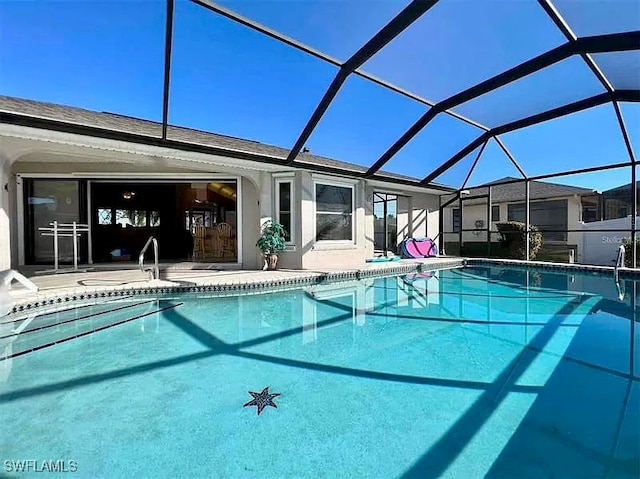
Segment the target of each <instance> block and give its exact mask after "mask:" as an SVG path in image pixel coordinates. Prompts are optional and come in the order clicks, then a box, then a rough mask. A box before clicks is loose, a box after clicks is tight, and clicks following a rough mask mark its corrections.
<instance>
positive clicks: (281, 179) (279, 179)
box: [273, 175, 296, 246]
mask: <svg viewBox="0 0 640 479" xmlns="http://www.w3.org/2000/svg"><path fill="white" fill-rule="evenodd" d="M283 183H289V217H290V227H289V228H290V230H291V231H289V236H290V239H289V241H287V242H285V244H286V245H287V246H295V244H296V214H295V213H296V209H295V191H296V190H295V188H296V186H295V176H294V175H286V176H284V175H283V176H276V177H275V178H274V187H275V191H274V195H273V196H274V202H275V205H274V210H273V212H274V214H273V215H274V217H275V219H276V221H277V222H278V223H280V185H281V184H283Z"/></svg>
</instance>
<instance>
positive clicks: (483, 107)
mask: <svg viewBox="0 0 640 479" xmlns="http://www.w3.org/2000/svg"><path fill="white" fill-rule="evenodd" d="M221 3H223V4H224V5H225V6H227V7H229V8H231V9H233V10H236V11H238V12H240V13H242V14H243V15H245V16H248V17H251V18H254V19H256V20H258V21H260V22H262V23H264V24H266V25H268V26H271V27H272V28H275V29H278V30H280V31H282V32H284V33H286V34H288V35H290V36H292V37H294V38H296V39H299V40H301V41H303V42H305V43H307V44H309V45H311V46H314V47H316V48H318V49H320V50H322V51H324V52H326V53H328V54H330V55H332V56H334V57H336V58H337V59H339V60H345V59H347V58H348V57H349V55H351V54H352V53H354V52H355V51H356V50H357V49H358V48H359V47H360V46H361V45H362V44H363V43H364V42H365V41H366V40H367V39H368V38H369V37H370V36H372V35H373V34H374V33H375V32H376V31H377V30H379V29H380V28H381V27H382V26H383V25H384V24H385V23H386V22H387V21H388V20H389V19H390V18H392V17H393V16H394V15H395V14H396V13H397V12H399V11H400V10H401V9H402V8H403V6H404V5H405V3H406V2H402V1H396V0H373V1H371V2H369V3H367V8H362V1H360V0H356V1H351V0H346V1H337V0H323V1H315V0H314V1H312V0H309V1H302V0H299V1H287V0H273V1H262V2H259V1H254V0H229V1H223V2H221ZM485 3H486V2H471V1H462V0H459V1H456V0H454V1H448V2H440V3H438V4H437V5H436V6H435V7H434V8H432V10H431V11H430V12H428V13H427V15H426V16H424V17H423V18H421V19H420V20H418V21H417V22H416V23H415V24H414V25H412V26H411V27H410V28H409V29H408V30H407V31H406V32H405V33H403V34H402V35H401V36H400V37H398V38H397V39H396V40H395V41H394V42H393V43H391V44H390V45H388V46H387V47H386V48H385V49H383V50H382V51H381V52H380V53H379V54H378V55H376V56H375V57H373V58H372V59H371V60H369V61H368V62H367V63H366V64H365V65H364V66H363V70H365V71H368V72H370V73H372V74H374V75H376V76H379V77H381V78H384V79H387V80H389V81H391V82H393V83H396V84H398V85H399V86H401V87H404V88H406V89H408V90H411V91H413V92H415V93H417V94H418V95H421V96H423V97H425V98H427V99H430V100H436V101H437V100H442V99H443V98H446V97H447V96H449V95H451V94H453V93H455V92H457V91H459V90H461V89H464V88H467V87H469V86H471V85H473V84H474V83H476V82H479V81H482V80H484V79H486V78H488V77H491V76H492V75H495V74H497V73H499V72H500V71H502V70H505V69H507V68H510V67H512V66H514V65H516V64H518V63H520V62H522V61H524V60H527V59H528V58H531V57H533V56H535V55H537V54H540V53H542V52H544V51H546V50H548V49H551V48H553V47H555V46H557V45H560V44H561V43H563V42H564V37H563V36H562V35H561V34H560V33H559V32H558V30H557V29H556V27H555V26H554V25H553V23H552V22H551V21H550V20H549V19H548V18H547V17H546V16H545V14H544V12H543V11H542V9H541V8H540V7H539V6H538V4H537V2H535V1H524V0H513V1H511V0H510V1H506V0H503V1H497V0H496V1H492V0H490V4H491V9H487V8H484V7H483V5H484V4H485ZM592 3H593V4H594V6H593V8H594V12H599V13H598V15H599V19H601V20H602V25H604V26H605V27H606V30H605V31H604V32H607V31H625V30H628V29H633V28H639V27H638V25H637V24H636V23H638V22H637V21H636V20H634V19H633V12H634V10H633V9H634V8H635V9H637V8H638V7H637V4H635V3H633V2H625V1H622V2H618V4H616V7H615V8H613V9H612V10H611V11H610V12H609V13H608V11H606V10H605V11H599V10H597V8H599V7H597V5H596V3H597V2H590V4H592ZM557 5H558V8H559V9H560V10H561V12H563V13H566V15H567V18H570V19H571V20H573V21H574V22H575V25H577V27H576V31H578V32H579V33H580V32H585V33H584V34H594V33H604V32H603V31H600V30H599V29H598V28H597V25H595V26H594V24H593V23H594V22H593V17H589V15H588V13H589V12H585V11H584V10H585V9H584V8H583V9H581V10H576V9H575V5H574V3H572V2H568V1H565V0H560V1H558V2H557ZM589 8H592V7H588V8H587V10H588V9H589ZM625 9H626V10H625ZM356 15H358V17H357V21H356V20H354V19H356ZM629 17H631V20H629ZM590 18H591V20H589V19H590ZM639 18H640V17H639ZM164 21H165V5H164V2H163V1H156V0H112V1H109V2H106V1H99V0H92V1H84V2H82V1H70V0H67V1H64V0H60V1H47V0H41V1H38V2H35V1H34V2H31V1H12V0H4V1H0V94H4V95H11V96H18V97H25V98H32V99H37V100H44V101H51V102H56V103H62V104H67V105H74V106H80V107H84V108H88V109H93V110H98V111H110V112H115V113H121V114H125V115H131V116H136V117H141V118H147V119H151V120H160V119H161V115H162V109H161V108H162V106H161V102H162V75H163V57H164ZM634 22H635V23H634ZM612 55H613V54H612ZM639 59H640V58H639V57H638V54H637V52H632V53H631V54H629V56H628V57H627V56H624V55H623V56H620V55H616V56H610V57H603V64H605V63H606V62H605V60H607V61H608V63H606V65H607V69H610V71H611V73H612V78H613V80H612V81H614V80H615V81H614V84H615V83H616V82H619V83H620V84H621V85H622V84H625V85H626V84H628V81H629V76H628V75H627V76H624V75H623V73H625V72H624V71H622V70H624V69H622V70H621V69H620V68H619V67H620V66H621V65H622V66H624V65H627V64H629V65H630V64H632V63H633V61H635V60H639ZM614 67H617V68H614ZM335 73H336V68H335V67H333V66H331V65H328V64H326V63H324V62H322V61H320V60H317V59H315V58H312V57H310V56H308V55H305V54H303V53H300V52H297V51H295V50H293V49H291V48H289V47H286V46H284V45H282V44H280V43H278V42H277V41H274V40H271V39H269V38H266V37H264V36H262V35H260V34H257V33H255V32H252V31H250V30H248V29H247V28H245V27H242V26H240V25H237V24H235V23H233V22H231V21H229V20H226V19H224V18H221V17H219V16H217V15H215V14H213V13H212V12H209V11H207V10H204V9H203V8H201V7H199V6H197V5H194V4H192V3H190V2H188V1H186V0H177V6H176V15H175V36H174V59H173V64H172V80H171V105H170V121H171V123H173V124H177V125H182V126H188V127H192V128H198V129H203V130H208V131H214V132H218V133H223V134H228V135H232V136H238V137H243V138H250V139H254V140H258V141H261V142H264V143H270V144H275V145H279V146H284V147H290V146H291V145H293V143H294V142H295V139H296V137H297V135H298V134H299V133H300V131H301V130H302V128H303V126H304V124H305V122H306V121H307V119H308V117H309V115H310V114H311V113H312V111H313V109H314V108H315V106H316V104H317V102H318V101H319V99H320V98H321V97H322V95H323V93H324V91H325V89H326V87H327V86H328V84H329V83H330V82H331V80H332V78H333V76H334V75H335ZM625 82H626V83H625ZM602 91H603V90H602V87H601V85H600V84H599V83H598V82H597V81H595V80H594V77H593V75H591V73H590V71H589V70H588V69H587V68H586V66H585V65H584V63H583V62H582V61H581V60H580V59H578V58H572V59H569V60H566V61H564V62H561V63H559V64H557V65H555V66H554V67H553V68H550V69H548V70H547V71H543V72H540V73H537V74H536V75H535V76H532V77H531V78H527V79H524V80H521V81H518V82H515V83H513V84H511V85H509V86H506V87H504V88H502V89H499V90H497V91H495V92H492V93H489V94H487V95H484V96H482V97H480V98H477V99H475V100H472V101H471V102H468V103H467V104H465V105H462V106H460V107H459V108H458V111H459V112H460V113H462V114H465V115H467V116H469V117H471V118H473V119H475V120H477V121H480V122H482V123H483V124H486V125H487V126H496V125H499V124H501V123H504V122H508V121H511V120H513V119H515V118H518V117H521V116H527V115H531V114H535V113H537V112H539V111H542V110H545V109H547V108H551V107H554V106H558V105H561V104H564V103H567V102H572V101H575V100H577V99H580V98H584V97H588V96H591V95H593V94H597V93H600V92H602ZM622 108H623V113H624V116H625V120H626V122H627V124H628V127H629V129H630V130H631V132H632V134H633V136H634V145H635V148H636V151H638V152H640V133H639V132H640V110H639V108H638V105H630V104H629V105H626V104H625V105H623V106H622ZM425 111H426V107H425V106H424V105H421V104H419V103H417V102H415V101H413V100H410V99H407V98H405V97H402V96H399V95H397V94H395V93H392V92H389V91H388V90H385V89H384V88H382V87H379V86H377V85H375V84H372V83H371V82H368V81H367V80H364V79H362V78H360V77H355V76H352V77H350V78H349V79H348V81H347V82H346V84H345V85H344V86H343V88H342V90H341V91H340V93H339V94H338V96H337V98H336V100H335V101H334V104H333V105H332V106H331V107H330V109H329V110H328V111H327V113H326V115H325V117H324V118H323V120H322V121H321V123H320V124H319V125H318V128H317V129H316V131H315V132H314V134H313V136H312V137H311V138H310V139H309V141H308V144H307V146H308V147H309V148H311V150H312V151H313V152H314V153H316V154H320V155H325V156H329V157H332V158H335V159H340V160H344V161H349V162H352V163H357V164H361V165H369V164H371V163H373V162H374V161H375V160H376V159H377V158H378V157H379V156H380V155H381V154H382V153H383V152H384V151H385V150H386V149H387V148H388V147H389V146H390V145H391V144H393V142H394V141H395V140H396V139H397V138H398V137H399V136H400V135H401V134H402V132H403V131H404V130H405V129H406V128H408V127H409V126H410V125H411V124H412V123H413V122H414V121H415V120H416V119H417V118H419V117H420V116H421V115H422V114H423V113H424V112H425ZM480 133H481V131H480V130H479V129H477V128H475V127H473V126H470V125H468V124H466V123H463V122H461V121H459V120H455V119H453V118H451V117H449V116H447V115H439V116H437V117H436V119H435V120H434V121H432V122H431V124H430V125H429V126H428V127H427V128H426V129H425V130H424V131H423V132H422V133H421V134H419V135H418V136H417V137H416V138H415V139H414V140H413V141H412V142H411V143H409V144H408V145H407V146H406V147H405V148H404V149H403V150H402V151H401V152H400V153H399V154H398V155H397V156H396V157H395V158H394V159H393V160H392V161H391V162H390V163H389V164H388V165H387V166H386V167H385V169H387V170H388V171H394V172H397V173H403V174H408V175H412V176H417V177H420V178H422V177H424V176H425V175H427V174H428V173H430V172H431V171H432V170H433V169H434V168H435V167H436V166H437V165H438V164H439V163H441V162H442V161H445V160H446V159H448V158H449V157H450V156H451V155H453V154H454V153H455V152H456V151H458V150H459V149H461V148H462V147H464V146H465V145H466V144H467V143H469V142H470V141H472V140H473V139H474V138H475V137H477V136H478V135H479V134H480ZM503 140H504V143H505V144H506V145H507V147H508V148H509V149H510V150H511V152H512V153H513V154H514V156H515V157H516V158H517V159H518V161H519V162H520V164H521V165H522V167H523V168H524V169H525V171H526V172H527V173H529V174H531V175H536V174H544V173H551V172H556V171H561V170H565V169H575V168H581V167H588V166H596V165H603V164H608V163H617V162H622V161H626V160H627V159H628V156H627V153H626V149H625V147H624V143H623V141H622V137H621V135H620V132H619V129H618V127H617V121H616V117H615V114H614V110H613V108H612V106H611V105H604V106H601V107H599V108H595V109H592V110H588V111H585V112H582V113H578V114H575V115H572V116H570V117H565V118H561V119H558V120H554V121H552V122H547V123H545V124H542V125H537V126H535V127H531V128H528V129H526V130H521V131H518V132H513V133H510V134H507V135H504V136H503ZM473 160H474V156H473V155H470V156H469V157H468V158H466V159H465V160H463V161H462V162H461V163H460V164H459V165H457V166H456V167H454V168H453V169H452V170H451V171H449V172H447V173H445V174H444V175H442V176H441V177H440V178H439V179H438V180H439V181H440V182H443V183H446V184H451V185H454V186H459V185H460V184H461V183H462V181H463V179H464V177H465V176H466V172H467V171H468V168H469V166H470V165H471V163H472V162H473ZM503 176H517V171H516V170H515V168H514V167H513V166H512V165H511V164H510V163H509V161H508V160H507V159H506V157H505V156H504V154H503V153H502V151H501V150H500V148H498V147H497V145H496V144H495V143H493V142H492V143H490V144H489V146H488V147H487V148H486V150H485V152H484V154H483V157H482V159H481V160H480V162H479V164H478V167H477V171H476V172H475V173H474V174H473V175H472V177H471V180H470V181H471V183H470V184H479V183H482V182H484V181H491V180H495V179H498V178H501V177H503ZM629 180H630V175H629V170H628V169H625V171H612V172H603V173H599V174H597V175H584V176H582V177H577V178H576V177H572V178H569V179H566V178H560V179H557V180H554V181H557V182H563V181H565V182H567V183H571V184H577V185H582V186H588V187H593V188H596V189H601V190H603V189H607V188H610V187H614V186H618V185H621V184H624V183H627V182H629Z"/></svg>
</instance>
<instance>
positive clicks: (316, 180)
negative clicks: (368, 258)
mask: <svg viewBox="0 0 640 479" xmlns="http://www.w3.org/2000/svg"><path fill="white" fill-rule="evenodd" d="M357 182H358V180H342V179H340V180H338V179H336V178H331V177H326V176H320V175H314V177H313V242H314V244H316V245H336V246H351V247H353V246H354V245H355V244H356V207H355V206H356V205H355V202H356V201H355V200H356V189H355V186H356V184H357ZM318 185H327V186H338V187H340V188H349V189H350V190H351V239H350V240H318V239H317V229H318V208H317V204H316V194H317V188H318ZM336 214H342V213H336Z"/></svg>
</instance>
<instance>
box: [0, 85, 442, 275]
mask: <svg viewBox="0 0 640 479" xmlns="http://www.w3.org/2000/svg"><path fill="white" fill-rule="evenodd" d="M161 135H162V126H161V125H160V124H159V123H155V122H151V121H146V120H140V119H135V118H130V117H126V116H122V115H117V114H111V113H104V112H103V113H99V112H94V111H89V110H85V109H81V108H73V107H67V106H62V105H55V104H50V103H43V102H38V101H32V100H24V99H17V98H11V97H2V96H0V184H1V185H2V190H0V191H1V193H0V270H3V269H7V268H16V267H19V266H21V265H26V264H51V263H52V262H53V241H52V238H51V237H49V236H43V235H42V234H41V230H40V228H42V227H47V226H49V224H50V223H52V222H54V221H58V222H62V223H71V222H73V221H76V222H80V223H87V224H88V225H89V229H90V231H89V234H88V235H83V236H82V238H81V240H80V244H79V246H80V256H81V258H80V260H81V262H88V263H103V262H104V263H108V262H111V261H131V260H135V258H136V257H137V254H138V253H139V251H140V249H141V247H142V245H143V244H144V243H145V242H146V240H147V238H149V236H151V235H153V236H155V237H157V238H158V241H159V244H160V248H159V250H160V258H161V260H163V261H185V260H191V261H194V262H197V263H204V264H205V265H206V264H211V263H215V264H216V267H228V268H244V269H255V268H259V267H261V259H260V253H259V251H258V250H257V248H256V246H255V244H256V239H257V237H258V234H259V230H260V227H261V225H262V224H264V222H265V221H267V220H269V219H276V220H277V221H279V222H280V223H282V224H283V225H284V226H285V228H286V230H287V232H288V234H287V249H286V250H285V251H284V252H283V253H282V254H281V258H280V261H279V265H281V267H283V268H324V267H331V266H347V265H351V266H357V265H363V264H364V262H365V259H366V258H368V257H371V256H372V255H373V254H374V249H379V248H382V247H383V246H384V245H383V243H384V242H383V241H381V239H382V238H384V237H385V235H386V237H387V241H386V243H387V249H388V250H392V249H393V248H394V247H395V244H397V242H399V241H401V240H402V239H403V238H405V237H407V236H426V235H430V236H436V235H437V233H438V224H439V222H438V216H439V212H438V199H439V195H440V194H442V193H443V192H446V193H450V192H451V191H452V189H451V188H447V187H443V186H441V185H435V184H433V185H429V186H428V187H426V188H425V187H422V186H420V185H419V183H420V181H419V180H418V179H414V178H408V177H405V176H400V175H394V174H390V173H384V172H379V173H378V174H376V175H375V176H374V177H372V178H367V179H364V178H363V175H364V173H365V172H366V171H367V168H363V167H361V166H357V165H353V164H349V163H344V162H340V161H336V160H332V159H329V158H323V157H320V156H317V155H313V154H311V153H309V152H308V151H307V152H304V153H301V154H300V155H299V156H298V157H297V158H296V160H295V163H294V164H288V163H287V162H286V158H287V155H288V153H289V150H287V149H284V148H279V147H275V146H270V145H265V144H262V143H258V142H256V141H250V140H244V139H239V138H233V137H229V136H224V135H218V134H213V133H206V132H202V131H197V130H192V129H188V128H180V127H174V126H169V127H168V134H167V140H162V137H161ZM374 209H375V213H376V215H375V217H377V218H378V220H377V221H375V219H374ZM384 211H386V212H387V214H386V215H385V216H384V218H381V216H380V212H382V213H384ZM374 238H377V239H378V244H376V245H374ZM71 252H72V243H71V241H70V240H69V239H68V238H61V240H60V256H61V259H63V260H66V261H70V260H71V258H72V256H71Z"/></svg>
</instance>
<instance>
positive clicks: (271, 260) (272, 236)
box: [256, 221, 286, 270]
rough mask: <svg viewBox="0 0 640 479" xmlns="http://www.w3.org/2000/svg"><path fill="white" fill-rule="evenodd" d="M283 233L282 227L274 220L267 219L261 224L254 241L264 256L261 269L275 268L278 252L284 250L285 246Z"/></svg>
mask: <svg viewBox="0 0 640 479" xmlns="http://www.w3.org/2000/svg"><path fill="white" fill-rule="evenodd" d="M285 234H286V232H285V230H284V227H283V226H282V225H281V224H280V223H276V222H275V221H267V222H266V223H265V224H264V225H263V226H262V232H261V233H260V237H259V238H258V241H257V243H256V246H257V247H258V248H260V251H262V255H263V257H264V267H263V268H262V269H270V270H273V269H276V266H277V264H278V253H280V252H281V251H282V250H284V247H285V239H284V236H285Z"/></svg>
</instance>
